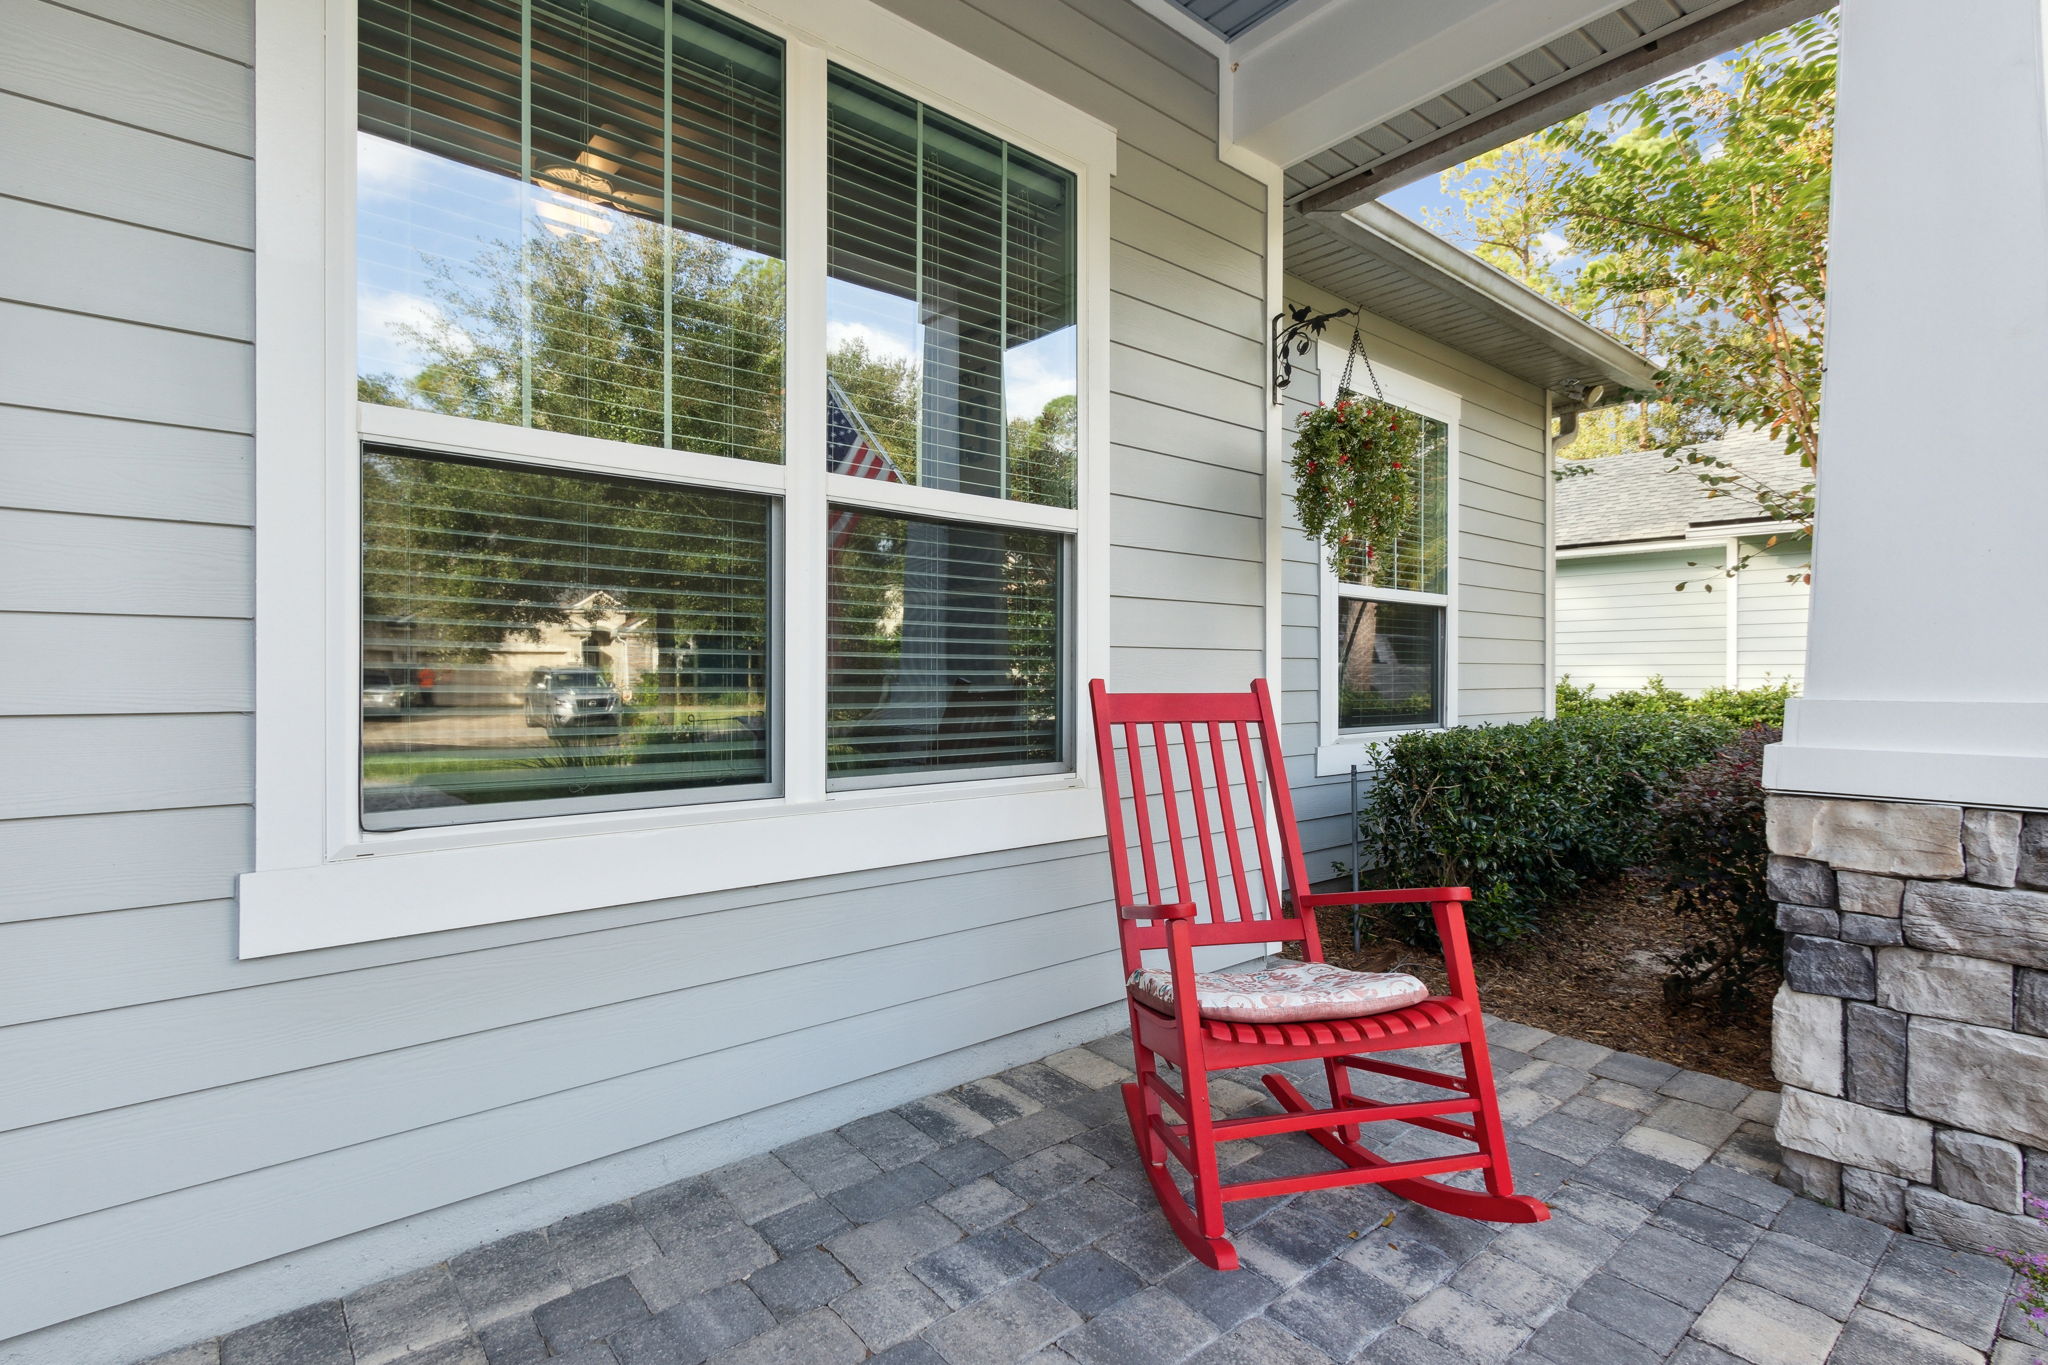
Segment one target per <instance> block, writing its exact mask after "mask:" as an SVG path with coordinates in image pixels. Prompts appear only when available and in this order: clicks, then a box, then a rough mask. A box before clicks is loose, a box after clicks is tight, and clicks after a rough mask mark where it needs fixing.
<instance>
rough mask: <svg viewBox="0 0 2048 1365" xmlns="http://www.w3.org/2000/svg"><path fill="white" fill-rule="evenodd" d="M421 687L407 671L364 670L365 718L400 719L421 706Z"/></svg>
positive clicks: (386, 669)
mask: <svg viewBox="0 0 2048 1365" xmlns="http://www.w3.org/2000/svg"><path fill="white" fill-rule="evenodd" d="M421 700H422V699H421V696H420V689H419V685H418V684H416V683H414V682H412V681H410V680H409V679H408V678H407V676H406V671H405V670H401V669H388V668H366V669H364V670H363V716H364V717H365V718H366V719H367V718H369V717H372V716H387V717H393V718H396V717H399V716H403V715H404V714H405V713H406V712H408V711H410V710H412V709H413V708H414V707H415V706H418V705H420V704H421Z"/></svg>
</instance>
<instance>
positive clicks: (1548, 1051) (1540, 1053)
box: [1525, 1037, 1614, 1071]
mask: <svg viewBox="0 0 2048 1365" xmlns="http://www.w3.org/2000/svg"><path fill="white" fill-rule="evenodd" d="M1525 1050H1526V1051H1527V1052H1528V1054H1529V1055H1530V1056H1531V1057H1540V1058H1542V1059H1543V1060H1544V1061H1546V1062H1560V1063H1562V1064H1564V1065H1565V1066H1571V1067H1577V1068H1578V1069H1579V1070H1581V1071H1584V1070H1586V1069H1588V1068H1589V1067H1592V1066H1595V1065H1598V1064H1599V1063H1600V1062H1603V1061H1605V1060H1606V1059H1607V1058H1608V1057H1610V1056H1612V1055H1613V1053H1614V1049H1613V1048H1609V1047H1602V1046H1600V1044H1598V1043H1588V1042H1586V1041H1584V1040H1583V1039H1579V1038H1564V1037H1553V1038H1551V1039H1549V1040H1547V1041H1545V1042H1542V1043H1538V1044H1537V1045H1536V1046H1535V1047H1532V1048H1528V1049H1525Z"/></svg>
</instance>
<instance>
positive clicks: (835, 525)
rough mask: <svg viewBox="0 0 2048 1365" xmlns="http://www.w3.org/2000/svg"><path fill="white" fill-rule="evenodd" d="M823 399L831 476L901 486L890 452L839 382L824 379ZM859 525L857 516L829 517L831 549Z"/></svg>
mask: <svg viewBox="0 0 2048 1365" xmlns="http://www.w3.org/2000/svg"><path fill="white" fill-rule="evenodd" d="M825 384H826V400H825V469H826V472H828V473H832V474H851V475H852V476H853V477H854V478H856V479H880V480H882V481H883V482H884V483H903V482H905V480H904V478H903V473H902V471H901V470H899V469H897V468H896V462H895V461H894V460H892V459H890V458H889V452H888V451H886V450H884V449H883V448H882V443H881V442H880V441H878V440H876V439H875V433H874V432H873V431H871V430H870V429H869V428H868V424H867V423H866V422H865V421H863V420H861V415H860V410H859V409H858V408H856V407H854V405H853V400H852V399H850V398H848V397H847V396H846V391H845V390H844V389H842V388H840V387H839V381H838V380H836V379H832V378H827V379H826V381H825ZM859 525H860V513H858V512H854V511H838V512H834V513H833V514H832V549H833V551H834V552H837V551H838V549H839V547H840V546H842V545H844V544H845V543H846V541H847V538H848V537H849V536H851V535H852V534H853V531H854V528H855V527H857V526H859Z"/></svg>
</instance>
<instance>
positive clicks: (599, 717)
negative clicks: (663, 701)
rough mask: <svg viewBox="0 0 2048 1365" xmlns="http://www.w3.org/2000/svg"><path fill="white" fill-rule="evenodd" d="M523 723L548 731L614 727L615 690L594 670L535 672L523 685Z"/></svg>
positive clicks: (544, 669)
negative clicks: (524, 709) (524, 701)
mask: <svg viewBox="0 0 2048 1365" xmlns="http://www.w3.org/2000/svg"><path fill="white" fill-rule="evenodd" d="M526 723H527V724H528V725H545V726H546V727H547V728H548V729H550V730H561V729H569V728H571V727H574V726H579V725H617V724H618V723H619V693H618V689H617V688H615V687H613V686H612V685H611V684H610V683H608V682H606V681H605V680H604V675H603V674H601V673H599V672H598V671H597V670H596V669H594V668H536V669H534V670H533V676H532V677H530V678H529V679H527V683H526Z"/></svg>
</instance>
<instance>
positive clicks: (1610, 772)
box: [1359, 713, 1733, 944]
mask: <svg viewBox="0 0 2048 1365" xmlns="http://www.w3.org/2000/svg"><path fill="white" fill-rule="evenodd" d="M1732 734H1733V727H1731V726H1730V725H1729V724H1728V723H1727V722H1726V721H1724V720H1721V719H1719V718H1718V717H1714V716H1701V715H1691V714H1683V713H1681V714H1672V715H1648V714H1603V715H1577V716H1566V717H1562V718H1560V719H1558V720H1554V721H1546V720H1533V721H1528V722H1526V723H1524V724H1521V725H1481V726H1469V727H1461V728H1453V729H1448V730H1424V731H1417V732H1415V733H1413V734H1406V735H1399V736H1396V737H1394V738H1393V739H1391V740H1389V741H1387V742H1386V743H1385V744H1383V745H1382V746H1380V755H1381V756H1380V761H1379V766H1378V771H1377V774H1376V775H1375V777H1374V780H1373V784H1372V787H1371V789H1370V791H1369V792H1368V793H1367V794H1366V796H1365V798H1364V806H1363V809H1362V811H1361V814H1360V821H1359V832H1360V836H1361V840H1362V843H1361V854H1360V861H1361V863H1362V864H1363V872H1364V874H1365V875H1366V877H1367V879H1368V880H1367V882H1366V884H1367V885H1371V886H1470V887H1471V888H1472V893H1473V900H1472V903H1471V905H1470V906H1468V907H1467V910H1466V922H1467V925H1468V927H1469V930H1470V933H1471V936H1472V938H1473V939H1474V940H1475V941H1477V942H1480V943H1488V944H1498V943H1505V942H1508V941H1510V940H1512V939H1516V938H1519V937H1521V936H1522V935H1524V934H1526V933H1528V932H1529V931H1530V930H1532V929H1534V928H1535V927H1536V926H1537V925H1538V924H1539V923H1540V921H1541V919H1542V916H1543V913H1544V911H1546V910H1547V909H1548V908H1549V907H1550V906H1551V905H1553V904H1554V903H1556V902H1557V901H1558V900H1560V899H1562V898H1564V897H1566V896H1569V895H1571V894H1572V893H1573V892H1575V891H1577V890H1579V889H1580V888H1581V887H1582V886H1584V885H1585V884H1586V883H1588V882H1591V881H1597V880H1600V879H1602V878H1605V877H1611V876H1613V875H1614V874H1616V873H1618V872H1620V871H1621V870H1622V869H1624V868H1626V867H1629V866H1631V865H1633V864H1634V863H1636V862H1638V861H1640V860H1641V859H1642V858H1644V857H1645V856H1647V855H1648V854H1649V853H1651V852H1652V851H1653V849H1654V846H1655V826H1656V815H1655V802H1656V799H1657V797H1659V796H1660V795H1662V794H1663V792H1664V791H1665V790H1667V789H1668V788H1669V787H1670V786H1671V785H1672V784H1673V783H1674V781H1675V780H1676V778H1677V777H1678V775H1679V774H1681V773H1683V772H1684V771H1685V770H1686V769H1688V768H1692V767H1694V766H1696V765H1698V764H1700V763H1702V762H1704V761H1705V760H1706V759H1708V758H1709V757H1711V756H1712V755H1713V753H1714V751H1715V750H1716V749H1718V748H1719V747H1720V746H1721V745H1723V744H1725V743H1726V742H1727V741H1728V739H1729V738H1730V737H1731V735H1732ZM1390 918H1391V919H1392V921H1393V925H1394V928H1395V929H1396V931H1397V932H1400V933H1403V934H1404V935H1405V936H1407V937H1411V938H1422V939H1426V938H1427V937H1428V935H1429V933H1430V919H1429V913H1428V910H1427V908H1426V907H1421V906H1402V907H1394V908H1393V909H1392V910H1391V911H1390Z"/></svg>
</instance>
